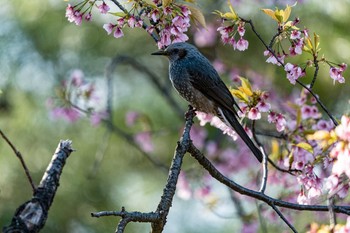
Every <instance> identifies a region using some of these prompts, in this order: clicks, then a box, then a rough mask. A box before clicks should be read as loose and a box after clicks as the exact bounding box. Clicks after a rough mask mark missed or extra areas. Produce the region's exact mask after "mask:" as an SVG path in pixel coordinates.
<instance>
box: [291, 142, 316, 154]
mask: <svg viewBox="0 0 350 233" xmlns="http://www.w3.org/2000/svg"><path fill="white" fill-rule="evenodd" d="M295 146H296V147H299V148H302V149H304V150H306V151H308V152H310V153H311V154H313V153H314V149H313V148H312V146H311V145H310V144H309V143H307V142H299V143H298V144H296V145H295Z"/></svg>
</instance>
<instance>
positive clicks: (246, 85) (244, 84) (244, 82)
mask: <svg viewBox="0 0 350 233" xmlns="http://www.w3.org/2000/svg"><path fill="white" fill-rule="evenodd" d="M239 79H240V80H241V83H242V87H243V88H245V89H249V90H250V91H251V92H252V86H251V85H250V83H249V80H248V79H246V78H243V77H239Z"/></svg>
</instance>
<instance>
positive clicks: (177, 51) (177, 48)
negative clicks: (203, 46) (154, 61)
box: [152, 42, 198, 62]
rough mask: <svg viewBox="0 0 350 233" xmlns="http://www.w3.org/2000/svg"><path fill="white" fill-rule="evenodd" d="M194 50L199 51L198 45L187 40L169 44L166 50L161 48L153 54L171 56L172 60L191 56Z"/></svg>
mask: <svg viewBox="0 0 350 233" xmlns="http://www.w3.org/2000/svg"><path fill="white" fill-rule="evenodd" d="M193 51H195V52H198V51H197V49H196V47H194V46H193V45H191V44H188V43H185V42H179V43H174V44H171V45H169V46H168V47H167V48H166V49H164V50H159V51H157V52H155V53H152V55H163V56H166V57H168V58H169V60H170V61H171V62H173V61H177V60H181V59H184V58H186V57H189V55H190V54H191V53H193Z"/></svg>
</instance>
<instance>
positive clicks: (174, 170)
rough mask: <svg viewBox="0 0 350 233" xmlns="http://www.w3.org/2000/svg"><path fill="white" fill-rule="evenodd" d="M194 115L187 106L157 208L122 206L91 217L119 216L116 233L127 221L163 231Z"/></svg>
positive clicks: (156, 231)
mask: <svg viewBox="0 0 350 233" xmlns="http://www.w3.org/2000/svg"><path fill="white" fill-rule="evenodd" d="M194 116H195V111H194V109H193V108H192V107H191V106H189V110H188V112H187V113H186V123H185V128H184V131H183V134H182V137H181V139H180V141H179V142H178V143H177V147H176V150H175V154H174V158H173V161H172V163H171V167H170V170H169V175H168V180H167V183H166V186H165V188H164V190H163V195H162V197H161V200H160V202H159V204H158V207H157V210H156V211H155V212H150V213H140V212H126V211H125V209H124V208H122V211H121V212H114V211H103V212H99V213H92V214H91V216H92V217H102V216H120V217H122V219H121V221H120V222H119V224H118V227H117V231H116V232H117V233H122V232H124V229H125V227H126V225H127V224H128V223H129V222H151V223H152V233H160V232H162V231H163V229H164V226H165V224H166V219H167V216H168V213H169V210H170V207H171V205H172V201H173V197H174V195H175V190H176V183H177V180H178V177H179V174H180V171H181V165H182V160H183V157H184V155H185V154H186V152H187V151H188V150H189V147H190V145H191V143H192V142H191V138H190V129H191V127H192V124H193V118H194Z"/></svg>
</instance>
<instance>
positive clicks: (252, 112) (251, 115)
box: [248, 107, 261, 120]
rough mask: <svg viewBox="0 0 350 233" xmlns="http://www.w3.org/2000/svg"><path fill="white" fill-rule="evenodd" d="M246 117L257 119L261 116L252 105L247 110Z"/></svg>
mask: <svg viewBox="0 0 350 233" xmlns="http://www.w3.org/2000/svg"><path fill="white" fill-rule="evenodd" d="M248 118H249V119H251V120H259V119H260V118H261V113H260V112H259V110H258V109H257V108H255V107H253V108H251V109H250V110H249V112H248Z"/></svg>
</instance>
